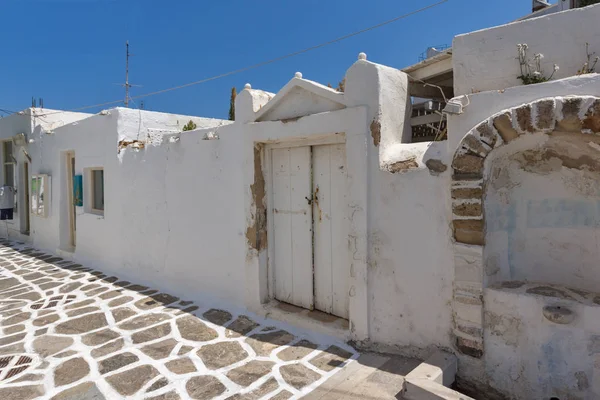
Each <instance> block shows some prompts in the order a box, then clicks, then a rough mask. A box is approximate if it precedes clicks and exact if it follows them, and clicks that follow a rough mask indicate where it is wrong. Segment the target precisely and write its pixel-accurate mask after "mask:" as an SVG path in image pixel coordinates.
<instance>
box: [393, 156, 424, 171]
mask: <svg viewBox="0 0 600 400" xmlns="http://www.w3.org/2000/svg"><path fill="white" fill-rule="evenodd" d="M417 168H419V164H417V158H416V157H410V158H408V159H406V160H402V161H396V162H395V163H392V164H390V165H388V167H387V170H388V171H389V172H391V173H392V174H395V173H396V172H406V171H408V170H411V169H417Z"/></svg>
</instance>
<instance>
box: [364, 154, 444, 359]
mask: <svg viewBox="0 0 600 400" xmlns="http://www.w3.org/2000/svg"><path fill="white" fill-rule="evenodd" d="M369 145H370V146H372V143H371V142H370V143H369ZM445 146H446V143H445V142H438V143H419V144H414V145H410V144H406V145H403V146H402V147H403V150H404V151H406V152H407V153H409V154H416V155H418V157H417V160H418V163H419V167H416V168H411V169H408V170H406V171H403V172H399V173H395V174H392V173H389V172H387V171H382V170H380V168H379V166H378V157H377V154H376V151H377V150H376V148H375V147H374V146H373V147H372V148H371V156H372V157H371V162H370V163H369V301H370V303H369V315H370V322H371V324H370V327H371V329H370V339H371V341H372V342H374V343H377V344H382V345H387V346H385V347H384V348H383V349H384V350H388V351H394V348H396V350H400V351H401V352H403V353H408V354H414V355H416V356H421V357H427V356H428V352H427V351H421V350H422V349H426V348H428V347H431V346H441V347H445V348H448V347H450V345H451V340H450V334H449V332H450V330H451V326H452V309H451V305H450V299H451V298H452V281H453V279H454V268H453V255H452V249H451V242H450V238H451V227H450V222H449V216H448V209H449V207H448V206H447V202H448V201H449V190H448V187H449V176H450V174H449V168H448V170H446V172H444V173H442V174H438V173H435V172H431V171H430V170H429V169H428V168H427V167H426V166H425V162H427V160H432V159H435V160H439V161H441V162H442V163H443V164H445V165H449V161H448V160H447V159H446V158H447V156H446V152H445ZM374 153H375V154H374ZM388 346H389V347H388ZM408 346H412V348H409V347H408Z"/></svg>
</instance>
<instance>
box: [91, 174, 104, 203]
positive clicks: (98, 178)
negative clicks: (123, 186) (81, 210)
mask: <svg viewBox="0 0 600 400" xmlns="http://www.w3.org/2000/svg"><path fill="white" fill-rule="evenodd" d="M90 177H91V181H92V193H91V194H92V196H91V200H92V211H93V212H96V213H104V169H102V168H92V169H91V170H90Z"/></svg>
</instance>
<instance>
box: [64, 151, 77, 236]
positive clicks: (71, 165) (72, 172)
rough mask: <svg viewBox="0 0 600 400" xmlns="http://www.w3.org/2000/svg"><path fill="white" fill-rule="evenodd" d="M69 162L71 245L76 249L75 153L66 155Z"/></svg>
mask: <svg viewBox="0 0 600 400" xmlns="http://www.w3.org/2000/svg"><path fill="white" fill-rule="evenodd" d="M66 162H67V165H66V167H67V199H68V200H69V202H68V206H67V207H68V218H69V245H70V246H71V247H73V248H75V245H76V244H77V242H76V240H75V238H76V235H75V224H76V221H75V200H74V196H73V192H74V179H75V153H73V152H68V153H67V154H66Z"/></svg>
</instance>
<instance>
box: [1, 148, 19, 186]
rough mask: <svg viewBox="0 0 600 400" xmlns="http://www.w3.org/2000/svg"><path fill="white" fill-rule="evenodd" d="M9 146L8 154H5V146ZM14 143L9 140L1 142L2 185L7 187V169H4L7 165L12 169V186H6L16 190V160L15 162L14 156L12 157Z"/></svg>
mask: <svg viewBox="0 0 600 400" xmlns="http://www.w3.org/2000/svg"><path fill="white" fill-rule="evenodd" d="M8 144H10V150H11V151H10V154H9V153H8V152H7V147H8V146H7V145H8ZM14 146H15V145H14V143H13V141H12V139H10V140H3V141H2V177H3V184H4V185H8V182H7V181H8V179H7V177H8V169H7V168H6V166H7V165H10V166H11V169H12V177H11V180H12V185H8V186H12V187H13V188H16V184H17V176H16V166H17V163H16V160H15V155H14V151H15V150H14ZM8 156H10V157H8Z"/></svg>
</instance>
